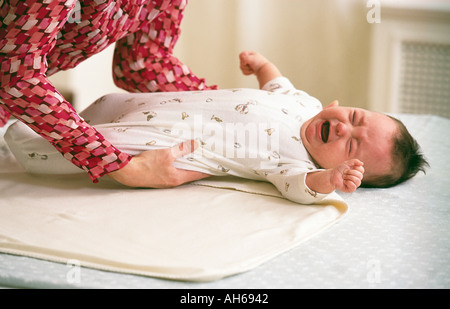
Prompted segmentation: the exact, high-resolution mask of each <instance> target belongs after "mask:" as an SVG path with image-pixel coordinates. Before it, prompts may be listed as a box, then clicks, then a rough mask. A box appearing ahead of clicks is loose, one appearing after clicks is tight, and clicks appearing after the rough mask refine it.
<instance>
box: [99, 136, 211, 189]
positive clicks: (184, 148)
mask: <svg viewBox="0 0 450 309" xmlns="http://www.w3.org/2000/svg"><path fill="white" fill-rule="evenodd" d="M197 147H198V144H197V142H195V141H193V140H191V141H186V142H183V143H181V144H179V145H176V146H174V147H172V148H167V149H157V150H148V151H144V152H142V153H140V154H139V155H137V156H135V157H133V159H131V161H130V162H129V163H128V164H127V165H126V166H125V167H123V168H122V169H120V170H117V171H114V172H111V173H109V174H108V176H109V177H111V178H112V179H114V180H116V181H117V182H119V183H121V184H123V185H126V186H130V187H142V188H171V187H176V186H179V185H182V184H184V183H187V182H191V181H195V180H200V179H203V178H206V177H209V176H211V175H208V174H204V173H200V172H195V171H187V170H182V169H177V168H175V167H174V166H173V165H172V163H173V162H174V161H175V160H176V159H178V158H181V157H183V156H185V155H187V154H190V153H192V152H193V151H195V149H196V148H197Z"/></svg>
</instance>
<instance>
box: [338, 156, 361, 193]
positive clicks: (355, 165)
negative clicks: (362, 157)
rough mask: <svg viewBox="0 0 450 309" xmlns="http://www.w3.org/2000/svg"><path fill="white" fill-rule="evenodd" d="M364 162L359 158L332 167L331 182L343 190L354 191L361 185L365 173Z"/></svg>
mask: <svg viewBox="0 0 450 309" xmlns="http://www.w3.org/2000/svg"><path fill="white" fill-rule="evenodd" d="M363 165H364V163H363V162H361V161H359V160H358V159H352V160H348V161H345V162H344V163H342V164H340V165H339V166H337V167H335V168H333V169H332V173H331V184H332V185H333V186H335V188H336V189H337V190H339V191H342V192H347V193H350V192H353V191H355V190H356V189H357V188H358V187H359V186H360V185H361V181H362V179H363V174H364V167H363Z"/></svg>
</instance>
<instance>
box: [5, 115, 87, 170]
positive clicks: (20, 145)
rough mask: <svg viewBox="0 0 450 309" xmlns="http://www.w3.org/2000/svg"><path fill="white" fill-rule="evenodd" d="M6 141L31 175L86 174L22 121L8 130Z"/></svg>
mask: <svg viewBox="0 0 450 309" xmlns="http://www.w3.org/2000/svg"><path fill="white" fill-rule="evenodd" d="M5 140H6V142H7V143H8V146H9V148H10V149H11V151H12V153H13V154H14V156H15V157H16V159H17V161H19V163H20V165H22V166H23V167H24V168H25V170H26V171H28V172H30V173H37V174H78V173H84V171H83V170H82V169H80V168H78V167H76V166H75V165H73V164H72V163H71V162H70V161H68V160H66V159H65V158H64V157H63V155H62V154H61V153H59V152H58V151H57V150H56V148H55V147H54V146H52V144H50V143H49V142H48V141H47V140H46V139H45V138H43V137H41V136H40V135H38V134H37V133H35V132H34V131H33V130H32V129H30V128H29V127H28V126H26V125H25V124H24V123H22V122H20V121H17V122H15V123H14V124H12V125H11V126H10V127H9V128H8V130H7V131H6V133H5Z"/></svg>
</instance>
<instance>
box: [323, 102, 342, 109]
mask: <svg viewBox="0 0 450 309" xmlns="http://www.w3.org/2000/svg"><path fill="white" fill-rule="evenodd" d="M334 106H339V101H338V100H334V101H333V102H331V103H330V104H328V105H327V106H325V107H324V109H325V108H329V107H334Z"/></svg>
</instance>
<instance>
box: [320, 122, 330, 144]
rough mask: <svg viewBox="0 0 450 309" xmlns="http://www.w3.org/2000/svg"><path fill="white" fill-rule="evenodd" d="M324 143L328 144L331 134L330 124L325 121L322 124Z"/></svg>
mask: <svg viewBox="0 0 450 309" xmlns="http://www.w3.org/2000/svg"><path fill="white" fill-rule="evenodd" d="M321 133H322V134H321V136H322V141H323V142H324V143H326V142H327V141H328V135H329V134H330V122H329V121H325V122H324V123H323V124H322V131H321Z"/></svg>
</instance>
